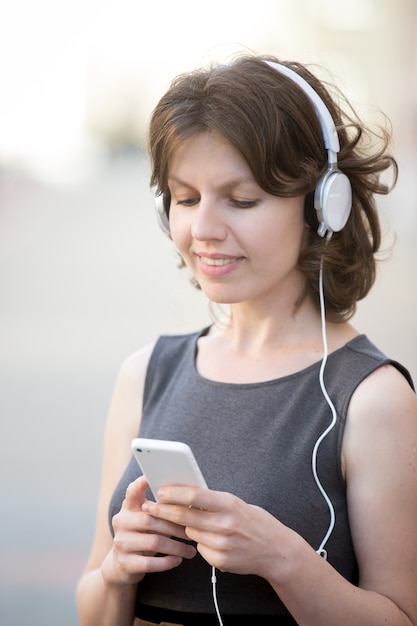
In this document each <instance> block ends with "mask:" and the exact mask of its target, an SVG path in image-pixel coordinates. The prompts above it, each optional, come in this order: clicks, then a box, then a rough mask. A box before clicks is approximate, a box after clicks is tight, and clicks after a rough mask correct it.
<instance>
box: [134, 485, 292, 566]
mask: <svg viewBox="0 0 417 626" xmlns="http://www.w3.org/2000/svg"><path fill="white" fill-rule="evenodd" d="M142 510H143V511H146V512H147V513H149V514H150V515H151V516H152V517H154V518H155V519H158V520H165V521H169V522H171V523H174V524H176V525H179V526H185V532H186V536H187V537H188V538H189V539H191V540H193V541H195V542H196V543H197V550H198V551H199V552H200V554H201V555H202V556H203V558H204V559H205V560H206V561H208V563H210V565H212V566H214V567H216V568H217V569H219V570H221V571H226V572H230V573H235V574H257V575H258V576H262V577H263V578H268V577H269V575H270V573H271V571H272V570H271V568H274V570H276V569H277V567H279V564H280V556H281V563H282V564H284V562H285V545H286V543H287V542H286V541H285V540H284V539H285V538H286V539H287V540H288V537H289V534H290V535H294V536H295V533H294V532H293V531H291V530H290V529H288V528H287V527H285V526H284V525H283V524H281V523H280V522H279V521H278V520H276V519H275V518H274V517H273V516H272V515H270V514H269V513H268V512H267V511H265V510H263V509H261V508H259V507H257V506H253V505H250V504H247V503H246V502H244V501H243V500H241V499H240V498H238V497H236V496H234V495H232V494H230V493H223V492H218V491H210V490H208V489H202V488H199V487H175V486H173V487H164V488H162V489H160V491H159V492H158V503H153V502H145V503H144V504H143V506H142ZM280 539H281V541H280ZM272 545H274V546H275V550H274V551H272V550H271V546H272ZM278 546H280V547H278Z"/></svg>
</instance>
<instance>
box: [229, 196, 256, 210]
mask: <svg viewBox="0 0 417 626" xmlns="http://www.w3.org/2000/svg"><path fill="white" fill-rule="evenodd" d="M230 202H231V203H232V204H234V205H235V206H236V207H237V208H238V209H251V208H253V207H254V206H256V204H257V203H256V200H237V199H236V198H232V199H231V200H230Z"/></svg>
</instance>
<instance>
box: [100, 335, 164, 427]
mask: <svg viewBox="0 0 417 626" xmlns="http://www.w3.org/2000/svg"><path fill="white" fill-rule="evenodd" d="M153 348H154V344H153V343H151V344H148V345H146V346H144V347H143V348H141V349H140V350H137V351H136V352H134V353H133V354H131V355H130V356H129V357H128V358H127V359H125V361H124V362H123V363H122V365H121V367H120V370H119V373H118V376H117V379H116V384H115V388H114V392H113V397H112V401H111V404H110V411H109V416H108V429H111V430H112V429H113V428H116V429H117V430H118V431H119V432H120V431H121V430H122V431H123V430H125V429H126V430H128V431H129V436H130V434H131V433H132V432H133V433H136V432H137V431H138V429H139V425H140V420H141V417H142V401H143V392H144V386H145V379H146V372H147V368H148V363H149V359H150V358H151V354H152V351H153Z"/></svg>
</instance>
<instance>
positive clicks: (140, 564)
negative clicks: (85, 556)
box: [102, 476, 196, 584]
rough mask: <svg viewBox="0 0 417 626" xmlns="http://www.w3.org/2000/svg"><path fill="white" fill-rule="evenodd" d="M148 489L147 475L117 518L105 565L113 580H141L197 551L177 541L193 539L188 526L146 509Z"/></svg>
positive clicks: (133, 485)
mask: <svg viewBox="0 0 417 626" xmlns="http://www.w3.org/2000/svg"><path fill="white" fill-rule="evenodd" d="M147 488H148V483H147V482H146V479H145V478H144V477H143V476H142V477H140V478H138V479H137V480H135V481H134V482H133V483H131V484H130V485H129V487H128V489H127V491H126V498H125V500H124V502H123V505H122V508H121V509H120V512H119V513H118V514H117V515H115V516H114V517H113V528H114V540H113V546H112V549H111V551H110V553H109V554H108V556H107V557H106V559H105V560H104V562H103V565H102V572H103V576H104V578H105V579H106V580H107V581H109V582H114V583H117V584H120V583H126V584H132V583H137V582H139V581H140V580H142V578H143V577H144V576H145V574H146V573H149V572H162V571H166V570H169V569H172V568H174V567H177V566H178V565H180V563H181V562H182V560H183V559H191V558H193V557H194V556H195V554H196V550H195V548H194V547H193V546H191V545H188V544H187V543H183V541H177V540H176V539H182V540H189V537H187V535H186V533H185V529H184V526H182V525H180V524H177V523H175V522H173V521H170V520H165V519H158V518H157V517H154V516H152V515H149V514H148V513H146V512H145V511H144V505H145V503H146V498H145V493H146V489H147ZM157 555H163V556H157Z"/></svg>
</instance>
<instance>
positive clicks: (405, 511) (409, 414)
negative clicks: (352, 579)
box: [343, 365, 417, 623]
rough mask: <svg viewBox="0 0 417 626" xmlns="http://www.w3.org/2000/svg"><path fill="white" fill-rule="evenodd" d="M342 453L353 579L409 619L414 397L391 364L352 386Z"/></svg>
mask: <svg viewBox="0 0 417 626" xmlns="http://www.w3.org/2000/svg"><path fill="white" fill-rule="evenodd" d="M343 459H344V469H345V475H346V484H347V498H348V509H349V523H350V527H351V532H352V540H353V543H354V548H355V554H356V556H357V560H358V565H359V573H360V580H359V584H360V586H361V587H363V588H366V589H369V590H374V591H377V592H379V593H382V594H384V595H386V596H387V597H390V598H391V599H392V600H393V601H394V602H396V603H397V604H398V605H399V606H400V607H402V608H403V610H404V612H405V613H406V614H408V615H412V616H413V618H414V619H415V620H417V605H416V599H415V589H416V586H417V533H416V532H415V529H416V526H417V398H416V395H415V393H414V392H413V390H412V389H411V387H410V385H409V383H408V381H407V380H406V379H405V378H404V376H403V375H402V374H401V373H400V372H399V371H398V370H397V369H396V368H395V367H393V366H391V365H387V366H383V367H381V368H379V369H378V370H376V371H375V372H374V373H372V374H371V375H370V376H369V377H368V378H366V380H365V381H363V382H362V383H361V384H360V385H359V387H358V388H357V390H356V391H355V393H354V395H353V397H352V400H351V405H350V408H349V413H348V418H347V423H346V431H345V435H344V441H343ZM413 623H414V622H413Z"/></svg>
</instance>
